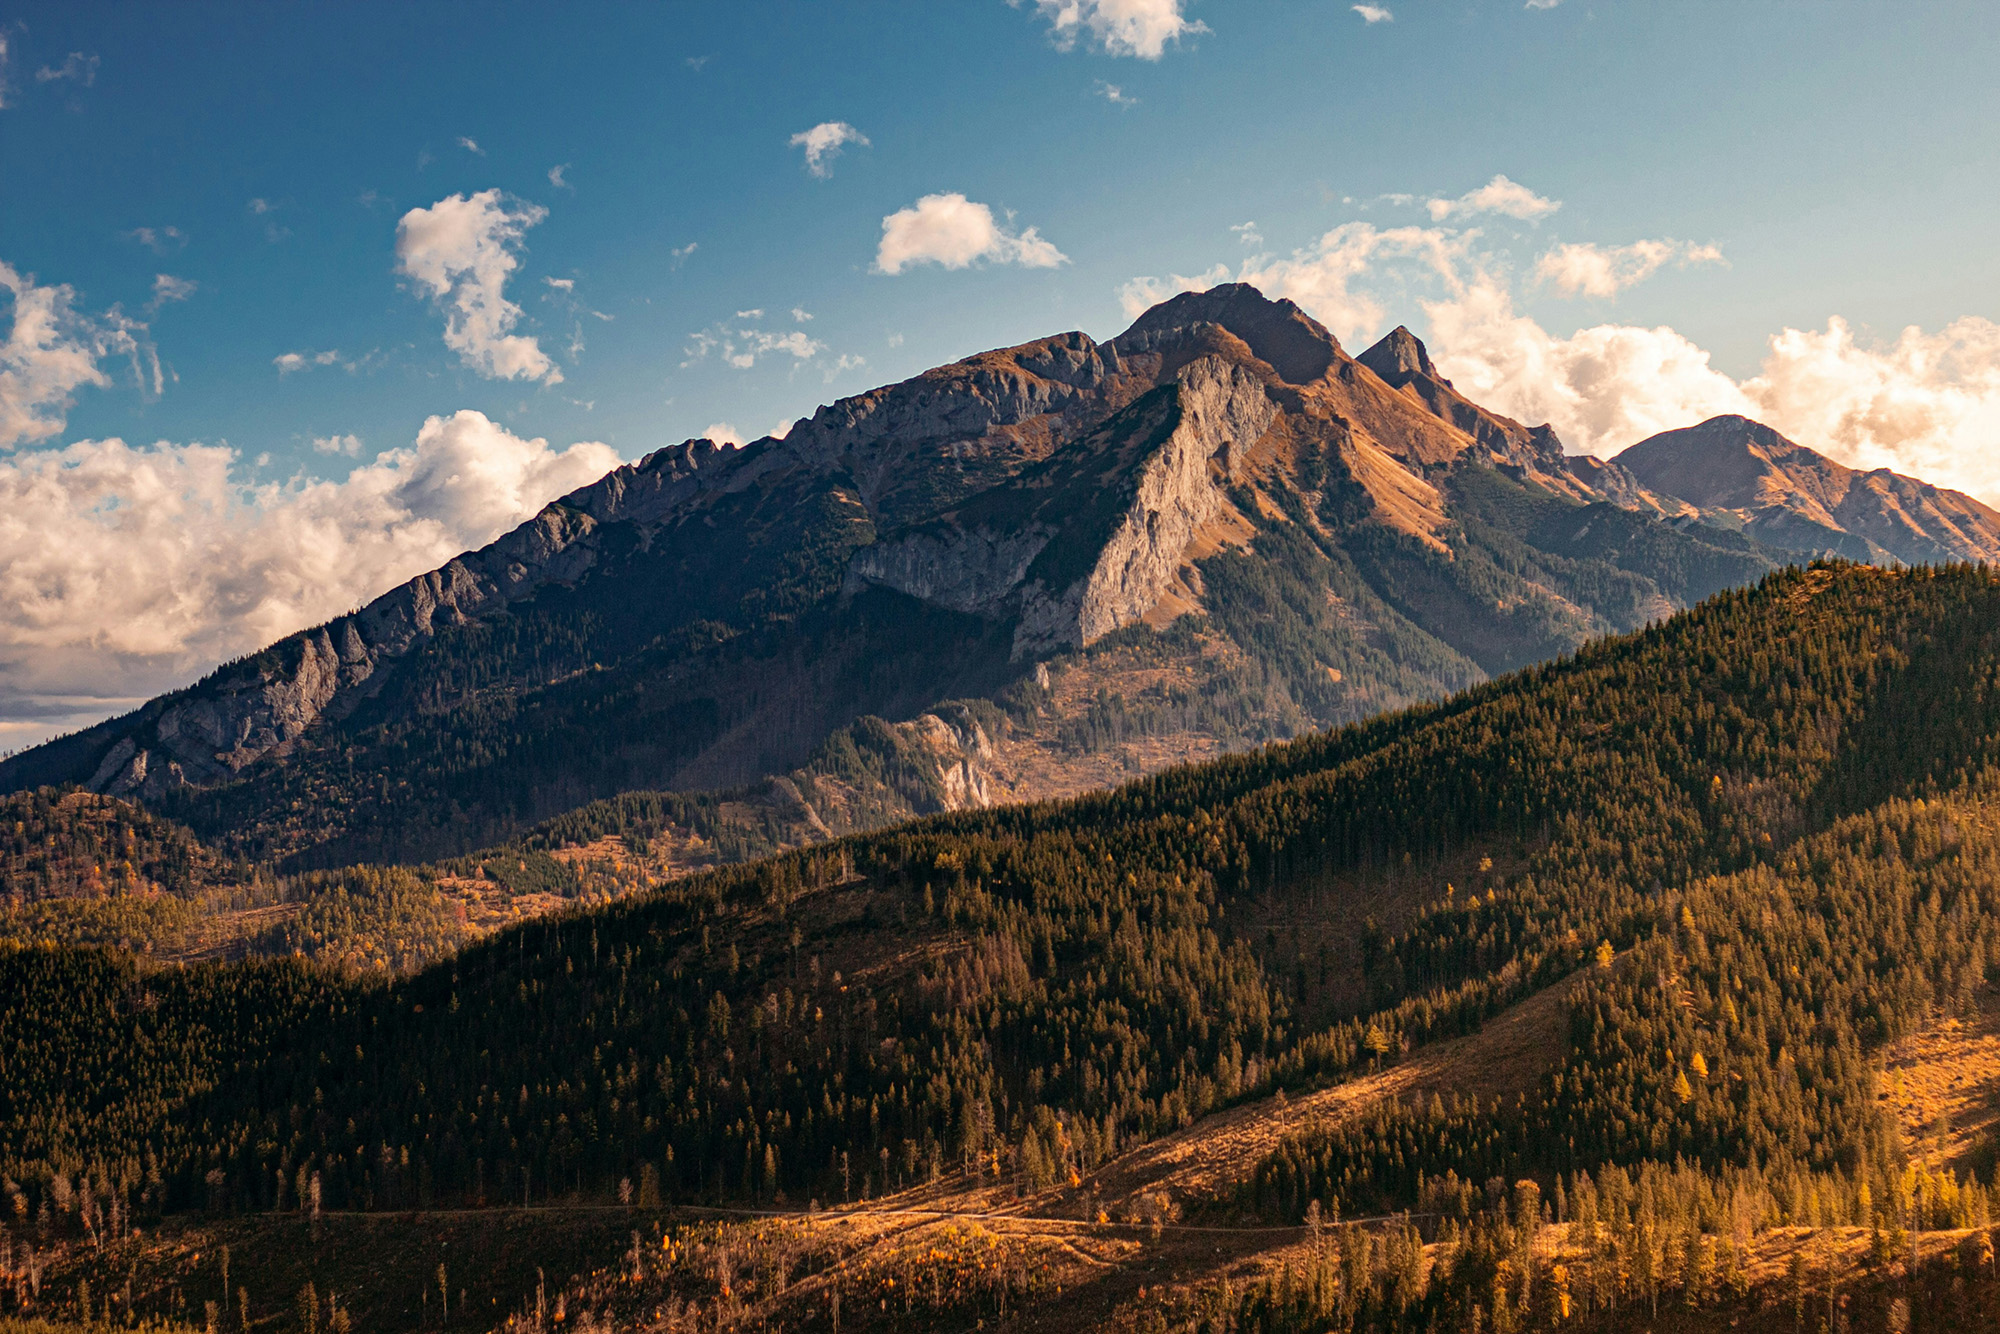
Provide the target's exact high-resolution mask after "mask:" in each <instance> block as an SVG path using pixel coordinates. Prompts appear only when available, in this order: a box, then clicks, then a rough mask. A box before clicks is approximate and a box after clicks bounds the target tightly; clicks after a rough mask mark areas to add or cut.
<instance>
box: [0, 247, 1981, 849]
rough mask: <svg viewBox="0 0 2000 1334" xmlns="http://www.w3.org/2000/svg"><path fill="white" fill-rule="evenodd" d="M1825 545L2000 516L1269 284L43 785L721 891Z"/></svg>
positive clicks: (1145, 323) (1035, 361)
mask: <svg viewBox="0 0 2000 1334" xmlns="http://www.w3.org/2000/svg"><path fill="white" fill-rule="evenodd" d="M1824 553H1835V554H1843V555H1848V556H1852V557H1855V558H1858V559H1863V560H1869V561H1875V562H1880V563H1896V562H1924V561H1935V560H1942V559H1962V558H1967V557H1978V558H1981V559H1992V558H1995V557H1996V556H2000V516H1996V515H1995V514H1994V512H1993V511H1991V510H1989V509H1986V508H1985V507H1984V506H1981V505H1979V504H1978V503H1977V502H1975V501H1972V500H1970V499H1969V498H1967V497H1964V496H1959V495H1957V494H1956V493H1953V492H1946V491H1941V490H1939V489H1937V488H1934V487H1929V486H1926V485H1924V484H1923V483H1920V482H1916V481H1913V480H1911V479H1909V478H1904V477H1899V476H1897V475H1895V474H1890V473H1882V472H1876V473H1866V474H1863V473H1856V472H1853V471H1851V470H1848V469H1845V468H1842V467H1840V466H1839V465H1837V464H1834V463H1832V462H1830V461H1829V460H1827V459H1825V458H1823V457H1821V456H1819V455H1817V454H1815V453H1813V452H1812V451H1811V450H1809V449H1806V448H1804V447H1802V446H1799V445H1795V444H1792V443H1791V442H1789V441H1785V440H1784V439H1783V438H1782V437H1780V436H1777V435H1776V433H1774V432H1771V431H1769V430H1768V429H1767V428H1764V427H1761V426H1759V425H1757V424H1756V423H1754V422H1748V421H1745V420H1743V419H1740V418H1718V419H1716V420H1715V421H1711V422H1707V423H1703V424H1702V425H1700V426H1697V427H1692V428H1690V429H1688V430H1685V431H1675V432H1668V433H1666V434H1664V435H1661V436H1656V437H1654V438H1653V439H1651V440H1649V441H1646V442H1644V443H1643V444H1641V445H1638V446H1635V447H1634V448H1633V449H1631V450H1629V451H1627V453H1626V454H1624V455H1621V456H1620V457H1619V458H1618V459H1617V460H1615V461H1611V462H1606V461H1601V460H1597V459H1591V458H1579V457H1575V456H1571V455H1569V454H1567V453H1566V452H1565V450H1564V448H1563V446H1562V442H1561V441H1560V440H1558V439H1557V438H1556V436H1555V434H1554V433H1553V432H1552V431H1551V430H1549V429H1548V428H1547V427H1546V426H1534V427H1531V426H1526V425H1523V424H1522V423H1519V422H1515V421H1512V420H1510V419H1508V418H1505V417H1502V416H1499V415H1497V414H1494V413H1491V412H1488V411H1486V410H1484V409H1483V408H1481V407H1479V406H1478V405H1476V404H1474V403H1472V402H1471V401H1470V400H1468V399H1467V398H1465V397H1464V396H1463V395H1462V394H1460V393H1459V392H1458V391H1457V390H1456V389H1455V388H1453V386H1452V384H1451V382H1450V381H1449V380H1447V379H1445V378H1444V377H1443V376H1441V375H1440V374H1439V373H1438V371H1437V369H1436V367H1435V366H1434V365H1433V364H1432V362H1431V360H1430V357H1429V355H1428V353H1427V352H1426V350H1425V348H1424V346H1423V344H1422V343H1421V342H1420V341H1419V340H1418V339H1417V338H1415V337H1414V336H1413V335H1412V334H1410V333H1409V331H1408V330H1406V329H1400V328H1399V329H1397V330H1396V331H1395V332H1393V333H1391V334H1390V335H1388V336H1387V337H1386V338H1384V339H1383V340H1382V341H1381V342H1379V343H1378V344H1376V345H1375V346H1374V347H1372V348H1370V349H1368V350H1367V351H1365V352H1363V353H1362V354H1361V355H1360V356H1359V357H1354V356H1350V355H1349V354H1348V353H1347V352H1346V351H1345V350H1344V349H1343V348H1342V347H1341V346H1340V344H1339V343H1338V341H1337V340H1336V339H1335V338H1334V337H1333V336H1332V335H1331V334H1330V333H1328V332H1327V330H1326V329H1324V328H1323V327H1321V326H1320V325H1319V324H1318V323H1316V322H1315V321H1314V320H1312V319H1311V318H1310V317H1308V316H1307V315H1305V314H1304V313H1303V312H1302V311H1301V310H1299V308H1298V307H1296V306H1295V305H1293V304H1292V303H1290V302H1289V301H1270V300H1267V299H1266V298H1264V297H1263V296H1262V295H1261V294H1260V293H1259V292H1257V291H1256V290H1255V289H1254V288H1251V287H1248V286H1245V285H1241V284H1236V285H1229V286H1224V287H1218V288H1215V289H1213V290H1210V291H1207V292H1203V293H1192V294H1186V295H1182V296H1178V297H1175V298H1174V299H1172V300H1170V301H1167V302H1165V303H1163V304H1161V305H1159V306H1157V307H1155V308H1154V309H1152V310H1150V311H1148V312H1146V313H1145V314H1144V315H1143V316H1141V317H1140V318H1139V319H1138V321H1137V322H1135V323H1134V324H1133V325H1132V327H1131V328H1130V329H1128V330H1126V331H1125V332H1124V333H1123V334H1121V335H1119V336H1118V337H1116V338H1114V339H1112V340H1110V341H1109V342H1105V343H1098V342H1095V341H1093V340H1092V339H1091V338H1089V337H1088V336H1086V335H1084V334H1081V333H1068V334H1062V335H1058V336H1056V337H1052V338H1046V339H1042V340H1039V341H1036V342H1032V343H1027V344H1024V345H1022V346H1019V347H1014V348H1008V349H1004V350H1000V351H994V352H987V353H982V354H980V355H978V356H974V357H969V358H967V359H965V360H963V361H959V362H955V363H953V364H951V365H948V366H942V367H939V368H937V369H935V370H931V371H928V372H925V373H924V374H922V375H919V376H917V377H915V378H914V379H910V380H906V381H904V382H902V383H900V384H896V385H891V386H887V387H885V388H881V389H876V390H873V391H871V392H868V393H865V394H861V395H857V396H855V397H853V398H848V399H843V400H841V401H840V402H838V403H835V404H833V405H831V406H829V407H824V408H821V409H820V410H819V411H818V412H817V413H816V414H815V415H814V416H813V417H812V418H811V419H809V420H807V421H804V422H801V423H800V424H799V425H798V426H797V427H796V428H795V429H794V430H793V431H792V432H791V433H790V434H789V435H788V436H787V437H785V438H784V439H774V438H766V439H762V440H758V441H755V442H753V443H751V444H749V445H746V446H743V447H742V448H729V447H725V446H722V445H718V444H716V443H714V442H712V441H708V440H691V441H688V442H686V443H684V444H681V445H678V446H675V447H672V448H669V449H663V450H660V451H658V452H656V453H654V454H651V455H649V456H647V457H646V458H645V459H643V460H641V461H640V462H638V463H636V464H632V465H630V466H627V467H622V468H619V469H617V470H615V471H614V472H612V473H610V474H608V475H607V476H605V477H603V478H602V479H600V480H599V481H597V482H595V483H593V484H591V485H590V486H587V487H584V488H583V489H581V490H579V491H576V492H574V493H572V494H570V495H568V496H565V497H563V498H562V499H561V500H558V501H556V502H554V503H552V504H551V505H549V506H548V507H547V508H546V509H544V510H543V511H542V512H541V513H540V514H539V515H537V516H536V517H535V518H534V519H533V520H532V521H530V522H528V523H526V524H524V525H522V526H521V527H520V528H518V529H516V530H515V531H513V532H511V533H509V534H507V535H506V536H504V537H502V538H501V539H499V540H498V541H496V542H494V543H493V544H492V545H490V546H488V547H485V548H482V549H481V550H478V551H474V552H469V553H467V554H465V555H463V556H461V557H459V558H457V559H455V560H453V561H451V562H450V563H449V564H447V565H445V566H444V567H442V568H441V569H438V570H434V571H432V572H430V573H428V574H425V575H422V576H420V577H418V578H416V579H413V580H411V581H410V582H408V583H406V584H404V585H403V586H401V587H399V588H395V589H392V590H389V591H388V592H386V593H384V594H383V595H382V596H381V597H380V598H378V599H376V600H375V601H374V602H371V603H370V604H368V605H367V606H365V607H363V608H361V609H360V610H359V611H356V612H354V613H352V614H350V615H347V616H343V617H340V618H338V619H336V620H333V621H330V622H328V623H327V624H325V625H321V626H317V627H314V628H312V629H309V630H306V631H303V632H301V633H299V634H296V635H292V636H290V637H289V638H287V639H284V640H282V641H280V642H278V643H276V644H273V645H271V646H270V647H269V648H267V649H265V650H264V651H262V652H260V653H258V654H255V655H253V656H251V657H248V658H245V659H242V660H240V661H237V662H233V663H230V664H228V665H226V666H224V667H222V668H220V669H218V670H217V671H216V672H214V673H213V674H211V675H210V676H209V677H207V678H206V679H204V680H202V681H200V682H198V683H196V684H194V685H192V686H190V687H188V688H186V689H184V690H180V691H177V692H174V693H173V694H170V695H166V696H163V697H161V698H159V699H156V700H153V701H151V702H150V703H148V704H146V705H145V706H143V707H142V708H140V709H138V710H137V711H135V712H133V713H131V714H128V715H126V716H123V717H120V718H116V719H112V720H110V721H108V722H105V723H102V724H100V725H98V726H96V727H93V728H90V729H89V730H87V731H84V732H81V733H78V734H75V735H72V736H69V737H65V738H62V739H60V740H57V741H53V742H50V743H48V744H47V745H44V746H41V747H39V748H36V749H34V750H31V751H29V752H26V753H24V754H22V755H19V756H16V757H14V758H12V759H11V760H9V761H7V762H6V763H5V764H3V765H0V786H4V788H5V789H7V790H15V789H21V788H26V787H35V786H40V785H46V784H81V785H83V786H85V787H87V788H89V789H91V790H93V791H95V792H99V793H104V794H109V795H114V796H120V797H127V798H133V799H136V800H139V801H142V802H144V803H146V804H147V805H148V806H150V807H153V808H155V809H156V810H159V811H160V812H162V813H164V814H168V815H170V816H172V817H174V818H176V819H178V820H181V821H184V822H185V823H187V824H188V825H190V826H192V827H193V828H194V829H195V830H196V831H197V832H198V833H199V834H201V835H202V836H203V837H204V838H206V839H208V840H211V841H213V842H215V843H216V844H218V845H219V846H221V847H223V848H224V849H226V850H228V851H229V852H230V853H232V854H233V855H240V856H251V857H258V858H276V859H280V860H281V861H284V862H285V863H286V864H288V865H291V866H295V867H307V866H315V865H321V866H324V865H338V864H343V863H348V862H355V861H362V860H392V859H408V858H413V857H426V856H443V855H450V854H454V853H458V852H462V851H465V850H467V849H470V848H474V847H478V846H482V845H485V844H489V843H492V842H494V841H496V840H500V839H504V838H507V837H511V836H513V835H515V834H517V833H519V832H520V831H521V830H523V829H525V828H528V827H529V826H531V825H533V824H535V823H536V822H538V821H543V820H546V819H548V818H550V817H552V816H556V815H559V814H561V813H562V812H565V811H569V810H572V809H574V808H577V807H579V806H582V805H584V804H585V803H589V802H592V801H596V800H600V799H604V798H610V797H614V796H617V795H618V794H621V793H628V792H634V791H660V792H675V793H680V794H684V795H686V796H687V797H688V799H689V803H690V804H688V805H687V806H686V807H685V808H684V809H685V810H686V811H688V812H690V814H688V815H687V817H686V819H685V820H684V821H683V824H684V826H685V827H682V828H679V829H678V833H677V836H676V840H672V844H673V847H674V849H675V853H674V855H675V856H676V857H680V858H685V859H687V860H688V864H691V865H693V864H702V862H703V861H704V859H706V860H714V859H717V858H724V859H726V858H727V857H728V856H732V855H737V854H746V853H749V852H755V851H762V850H768V849H770V848H774V847H778V846H784V845H789V844H796V843H803V842H808V841H812V840H816V839H821V838H825V837H829V836H833V835H837V834H841V833H846V832H849V831H852V830H855V829H860V828H867V827H873V826H877V825H881V824H884V823H887V822H889V821H892V820H895V819H898V818H903V817H906V816H908V815H911V814H916V813H922V812H925V811H934V810H941V809H954V808H959V807H963V806H971V805H984V804H989V803H992V802H998V801H1004V800H1010V799H1022V798H1040V797H1050V796H1057V795H1064V794H1068V793H1071V792H1076V791H1080V790H1083V789H1086V788H1090V787H1094V786H1099V785H1102V784H1104V783H1107V782H1112V781H1115V780H1117V779H1118V778H1120V777H1123V776H1126V775H1129V774H1132V773H1136V772H1144V771H1148V770H1152V769H1158V768H1161V767H1164V766H1166V765H1169V764H1172V763H1177V762H1181V761H1185V760H1188V759H1192V758H1201V757H1204V756H1208V755H1213V754H1217V753H1220V752H1223V751H1227V750H1231V749H1237V748H1242V747H1245V746H1249V745H1253V744H1257V743H1260V742H1263V741H1266V740H1270V739H1274V738H1280V737H1286V736H1291V735H1295V734H1298V733H1301V732H1304V731H1307V730H1312V729H1317V728H1324V727H1328V726H1332V725H1336V724H1340V723H1344V722H1349V721H1353V720H1357V719H1360V718H1363V717H1366V716H1369V715H1373V714H1376V713H1380V712H1382V711H1384V710H1390V709H1395V708H1399V707H1403V706H1406V705H1409V704H1412V703H1415V702H1418V701H1423V700H1428V699H1435V698H1439V697H1442V696H1443V695H1445V694H1447V693H1449V692H1451V691H1453V690H1456V689H1459V688H1462V687H1465V686H1467V685H1471V684H1474V683H1477V682H1479V681H1481V680H1484V679H1486V678H1488V677H1490V676H1492V675H1495V674H1499V673H1503V672H1507V671H1510V670H1512V669H1515V668H1518V667H1521V666H1525V665H1527V664H1531V663H1535V662H1539V661H1542V660H1545V659H1548V658H1551V657H1554V656H1557V655H1559V654H1562V653H1565V652H1568V651H1570V650H1572V649H1574V648H1576V647H1577V646H1579V645H1580V644H1582V643H1583V642H1584V641H1585V640H1587V639H1589V638H1591V637H1594V636H1597V635H1602V634H1605V633H1609V632H1615V631H1620V630H1626V629H1631V628H1635V627H1638V626H1641V625H1643V624H1646V623H1648V622H1650V621H1653V620H1656V619H1658V618H1660V617H1662V616H1665V615H1666V614H1668V613H1669V612H1671V611H1673V610H1674V609H1676V608H1680V607H1684V606H1687V605H1689V604H1691V603H1693V602H1696V601H1698V600H1700V599H1702V598H1704V597H1706V596H1708V595H1709V594H1711V593H1714V592H1716V591H1718V590H1721V589H1724V588H1728V587H1731V586H1735V585H1740V584H1743V583H1746V582H1748V581H1751V580H1754V579H1756V578H1758V577H1759V576H1761V575H1762V574H1764V573H1766V572H1767V571H1769V570H1771V569H1773V568H1775V567H1777V566H1779V565H1782V564H1787V563H1793V562H1796V561H1798V560H1801V559H1803V558H1804V557H1805V556H1808V555H1813V554H1824ZM677 809H681V808H677ZM731 850H734V851H733V852H732V851H731Z"/></svg>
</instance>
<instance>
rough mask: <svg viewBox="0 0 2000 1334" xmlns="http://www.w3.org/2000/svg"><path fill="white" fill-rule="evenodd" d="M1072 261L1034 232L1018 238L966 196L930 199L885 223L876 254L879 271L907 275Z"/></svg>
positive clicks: (1043, 266) (1044, 266)
mask: <svg viewBox="0 0 2000 1334" xmlns="http://www.w3.org/2000/svg"><path fill="white" fill-rule="evenodd" d="M1068 262H1069V257H1068V256H1067V255H1065V254H1063V253H1062V251H1060V250H1058V249H1056V248H1055V246H1053V245H1051V244H1050V243H1049V242H1047V241H1045V240H1043V239H1042V238H1041V236H1040V235H1039V234H1037V232H1036V231H1035V229H1034V228H1033V227H1030V228H1028V229H1027V230H1026V231H1024V232H1020V233H1018V234H1017V233H1015V232H1012V231H1009V230H1008V229H1007V228H1006V227H1004V226H1002V225H1001V223H1000V222H999V220H998V219H996V218H995V217H994V216H993V210H992V209H990V208H988V207H987V206H986V205H984V204H976V203H974V202H973V201H971V200H970V199H967V198H966V197H965V196H964V195H962V194H959V193H958V192H957V191H953V192H951V193H949V194H940V195H925V196H924V197H923V198H922V199H919V200H918V201H917V202H916V203H915V204H913V205H911V206H910V207H909V208H905V209H898V210H897V211H896V212H894V213H891V214H890V215H889V216H888V217H886V218H884V219H882V241H881V244H880V245H879V246H878V247H877V248H876V251H875V268H876V270H877V271H878V272H881V273H890V274H895V273H901V272H902V271H903V270H904V269H906V268H908V267H909V266H910V265H912V264H939V265H942V266H944V267H945V268H947V269H963V268H966V267H967V266H969V265H972V264H975V263H988V264H1019V265H1021V266H1023V267H1024V268H1030V269H1053V268H1055V267H1056V266H1057V265H1059V264H1066V263H1068Z"/></svg>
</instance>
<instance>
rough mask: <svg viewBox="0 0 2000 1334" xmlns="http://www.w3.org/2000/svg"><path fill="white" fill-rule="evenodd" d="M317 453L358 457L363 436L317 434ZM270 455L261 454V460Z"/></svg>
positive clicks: (314, 449)
mask: <svg viewBox="0 0 2000 1334" xmlns="http://www.w3.org/2000/svg"><path fill="white" fill-rule="evenodd" d="M312 447H313V453H315V454H344V455H346V456H347V457H348V458H350V459H351V458H358V457H359V456H360V454H361V437H360V436H358V435H316V436H314V437H313V442H312ZM269 457H270V455H268V454H260V455H258V458H259V460H260V461H262V460H265V459H268V458H269Z"/></svg>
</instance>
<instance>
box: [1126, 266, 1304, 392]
mask: <svg viewBox="0 0 2000 1334" xmlns="http://www.w3.org/2000/svg"><path fill="white" fill-rule="evenodd" d="M1205 324H1212V325H1217V326H1219V327H1221V328H1223V329H1227V330H1228V331H1229V332H1230V333H1232V334H1234V335H1236V336H1237V337H1238V338H1240V339H1242V340H1243V341H1244V343H1246V344H1248V345H1249V348H1250V350H1251V351H1252V352H1254V353H1256V354H1257V356H1258V357H1259V358H1260V359H1262V360H1263V361H1264V362H1266V363H1267V364H1268V365H1269V366H1270V367H1271V369H1273V370H1275V371H1276V372H1277V373H1278V374H1279V375H1280V376H1281V377H1283V378H1284V379H1285V380H1286V381H1288V382H1289V383H1291V384H1311V383H1312V382H1313V381H1315V380H1317V379H1319V378H1320V377H1321V376H1322V375H1325V374H1326V372H1327V369H1328V368H1329V367H1331V366H1332V365H1333V363H1334V362H1335V361H1336V360H1337V359H1339V357H1340V356H1341V348H1340V342H1339V340H1337V339H1336V338H1335V337H1334V336H1333V335H1332V334H1331V333H1329V332H1328V331H1327V329H1326V327H1325V326H1324V325H1322V324H1321V323H1320V322H1319V321H1318V320H1315V319H1314V318H1313V317H1312V316H1310V315H1308V314H1306V313H1305V312H1304V311H1303V310H1300V309H1299V308H1298V306H1296V305H1294V304H1293V303H1292V302H1290V301H1288V300H1285V299H1282V298H1280V299H1279V300H1276V301H1273V300H1272V299H1271V298H1269V297H1267V296H1265V295H1264V294H1263V293H1262V292H1260V291H1258V290H1257V289H1256V288H1255V287H1252V286H1251V285H1250V284H1249V283H1224V284H1222V285H1221V286H1219V287H1211V288H1209V289H1208V290H1207V291H1205V292H1182V293H1181V294H1180V295H1179V296H1176V297H1172V298H1170V299H1168V300H1166V301H1162V302H1161V303H1160V304H1159V305H1157V306H1154V307H1153V308H1152V309H1151V310H1149V311H1147V312H1146V313H1145V314H1143V315H1141V316H1140V317H1139V318H1138V319H1136V320H1134V321H1133V322H1132V327H1131V328H1129V329H1127V330H1126V331H1125V332H1124V333H1122V334H1120V335H1118V337H1117V338H1115V339H1113V340H1112V342H1113V344H1114V346H1116V347H1117V349H1118V350H1119V352H1120V353H1121V354H1124V353H1130V352H1137V351H1141V350H1150V349H1153V348H1157V347H1159V346H1161V345H1162V344H1165V343H1170V342H1173V341H1175V339H1176V336H1177V335H1184V334H1186V333H1189V332H1191V331H1192V330H1194V329H1196V328H1198V327H1199V326H1201V325H1205Z"/></svg>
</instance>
